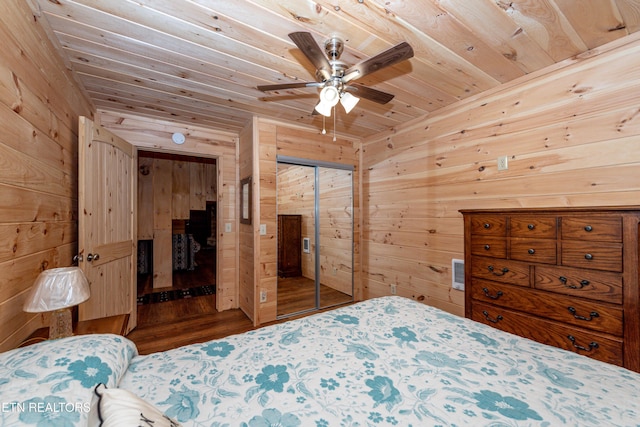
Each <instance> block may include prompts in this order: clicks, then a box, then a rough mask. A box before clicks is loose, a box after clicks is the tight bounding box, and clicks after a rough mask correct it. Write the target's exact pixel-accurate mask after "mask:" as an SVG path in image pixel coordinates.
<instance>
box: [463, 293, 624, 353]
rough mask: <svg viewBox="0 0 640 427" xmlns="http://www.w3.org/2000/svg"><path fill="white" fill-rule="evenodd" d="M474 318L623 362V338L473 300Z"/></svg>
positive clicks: (545, 342) (557, 345)
mask: <svg viewBox="0 0 640 427" xmlns="http://www.w3.org/2000/svg"><path fill="white" fill-rule="evenodd" d="M471 318H472V319H473V320H475V321H477V322H480V323H484V324H486V325H489V326H492V327H494V328H497V329H500V330H502V331H505V332H510V333H512V334H516V335H520V336H522V337H525V338H529V339H532V340H534V341H538V342H541V343H543V344H548V345H552V346H555V347H560V348H563V349H565V350H569V351H573V352H576V353H578V354H581V355H584V356H589V357H591V358H593V359H597V360H601V361H603V362H607V363H613V364H615V365H620V366H622V365H623V362H624V360H623V356H622V354H623V353H622V350H623V345H622V340H621V339H618V338H615V337H611V336H607V335H605V334H600V333H597V332H590V331H586V330H582V329H579V328H572V327H569V326H565V325H562V324H559V323H557V322H553V321H551V320H545V319H539V318H535V317H531V316H528V315H525V314H522V313H518V312H515V311H512V310H508V309H506V308H502V307H497V306H492V305H489V304H482V303H474V304H473V307H472V314H471Z"/></svg>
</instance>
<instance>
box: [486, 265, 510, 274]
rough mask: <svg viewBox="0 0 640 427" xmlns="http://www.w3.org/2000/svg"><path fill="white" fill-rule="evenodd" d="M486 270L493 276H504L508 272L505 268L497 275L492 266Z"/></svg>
mask: <svg viewBox="0 0 640 427" xmlns="http://www.w3.org/2000/svg"><path fill="white" fill-rule="evenodd" d="M487 269H489V271H490V272H492V273H493V275H494V276H504V275H505V273H508V272H509V269H508V268H507V267H504V268H503V269H502V270H500V271H501V272H500V273H499V272H497V271H495V268H494V267H493V265H490V266H488V267H487Z"/></svg>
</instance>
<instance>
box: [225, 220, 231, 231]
mask: <svg viewBox="0 0 640 427" xmlns="http://www.w3.org/2000/svg"><path fill="white" fill-rule="evenodd" d="M224 232H225V233H231V223H230V222H227V223H225V224H224Z"/></svg>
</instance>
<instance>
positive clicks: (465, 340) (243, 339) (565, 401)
mask: <svg viewBox="0 0 640 427" xmlns="http://www.w3.org/2000/svg"><path fill="white" fill-rule="evenodd" d="M120 387H121V388H125V389H128V390H130V391H132V392H134V393H136V394H137V395H139V396H140V397H142V398H144V399H146V400H148V401H150V402H152V403H153V404H155V405H156V406H157V407H158V408H159V409H160V410H162V411H164V413H165V414H166V415H168V416H170V417H172V418H174V419H176V420H178V421H179V422H181V423H183V425H186V426H251V427H254V426H255V427H258V426H271V425H279V426H283V427H291V426H315V427H329V426H494V427H496V426H591V425H592V426H605V425H606V426H640V375H638V374H636V373H634V372H631V371H628V370H625V369H622V368H618V367H615V366H612V365H608V364H605V363H601V362H597V361H594V360H591V359H588V358H586V357H583V356H579V355H577V354H573V353H571V352H565V351H563V350H559V349H556V348H553V347H549V346H543V345H540V344H538V343H535V342H533V341H529V340H526V339H523V338H520V337H516V336H514V335H510V334H505V333H503V332H500V331H498V330H496V329H493V328H489V327H487V326H485V325H481V324H479V323H475V322H472V321H470V320H468V319H464V318H460V317H457V316H453V315H450V314H447V313H445V312H443V311H440V310H438V309H435V308H432V307H428V306H426V305H423V304H421V303H418V302H415V301H412V300H409V299H405V298H400V297H383V298H377V299H372V300H368V301H365V302H363V303H359V304H355V305H352V306H348V307H344V308H341V309H338V310H334V311H330V312H326V313H322V314H318V315H315V316H310V317H307V318H303V319H299V320H293V321H290V322H286V323H282V324H277V325H273V326H270V327H266V328H262V329H258V330H255V331H251V332H249V333H246V334H242V335H236V336H232V337H228V338H225V339H221V340H216V341H211V342H208V343H203V344H195V345H189V346H186V347H181V348H178V349H175V350H171V351H168V352H163V353H155V354H152V355H148V356H138V357H136V358H134V359H133V360H132V362H131V365H130V367H129V370H128V371H127V372H126V373H125V375H124V376H123V378H122V380H121V383H120Z"/></svg>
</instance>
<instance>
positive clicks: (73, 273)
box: [23, 267, 90, 313]
mask: <svg viewBox="0 0 640 427" xmlns="http://www.w3.org/2000/svg"><path fill="white" fill-rule="evenodd" d="M89 295H90V291H89V282H88V281H87V278H86V277H85V275H84V273H83V272H82V270H81V269H80V268H78V267H62V268H51V269H49V270H44V271H43V272H42V273H40V275H39V276H38V278H37V279H36V282H35V283H34V284H33V287H32V288H31V292H30V294H29V296H28V297H27V300H26V302H25V304H24V307H23V310H24V311H26V312H29V313H40V312H45V311H54V310H59V309H62V308H66V307H71V306H74V305H77V304H80V303H81V302H84V301H86V300H88V299H89Z"/></svg>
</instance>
